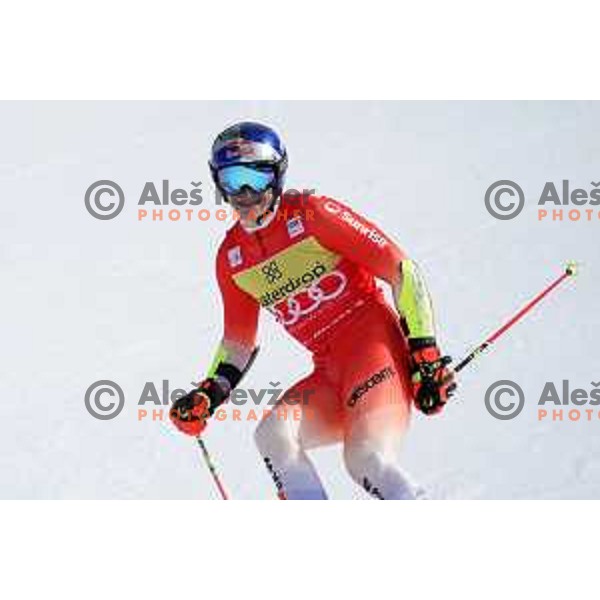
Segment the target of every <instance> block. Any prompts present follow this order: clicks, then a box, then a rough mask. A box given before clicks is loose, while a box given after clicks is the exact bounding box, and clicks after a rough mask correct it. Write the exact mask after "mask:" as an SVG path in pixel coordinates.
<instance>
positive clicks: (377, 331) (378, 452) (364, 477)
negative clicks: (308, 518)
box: [342, 311, 416, 500]
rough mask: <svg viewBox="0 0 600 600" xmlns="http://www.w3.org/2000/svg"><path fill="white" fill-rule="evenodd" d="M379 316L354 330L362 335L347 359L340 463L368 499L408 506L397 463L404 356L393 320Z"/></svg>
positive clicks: (410, 494) (404, 420)
mask: <svg viewBox="0 0 600 600" xmlns="http://www.w3.org/2000/svg"><path fill="white" fill-rule="evenodd" d="M382 312H383V311H374V313H373V314H372V316H369V317H368V318H367V320H366V323H362V324H357V327H359V328H360V329H359V331H362V332H364V333H363V334H361V335H360V340H361V343H360V344H357V345H354V346H353V347H352V348H351V350H350V351H349V352H348V353H347V358H346V361H345V367H344V369H343V373H344V377H343V380H342V381H343V384H342V397H343V399H344V410H345V411H346V419H345V436H344V462H345V464H346V468H347V470H348V472H349V474H350V476H351V477H352V479H354V481H355V482H356V483H357V484H359V485H360V486H362V487H364V488H365V489H366V490H367V491H368V492H369V493H370V494H371V495H372V496H374V497H376V498H381V499H389V500H392V499H396V500H413V499H415V498H416V488H415V487H414V486H413V485H412V484H411V483H410V482H409V480H408V479H407V477H406V475H405V474H404V473H403V472H402V470H401V469H400V467H399V466H398V462H397V459H398V452H399V449H400V446H401V443H402V440H403V437H404V435H405V433H406V431H407V429H408V426H409V422H410V412H411V405H412V389H411V385H410V375H409V369H408V354H407V352H406V344H405V340H404V338H403V336H402V334H401V333H400V330H399V328H398V325H397V322H396V320H395V318H393V317H391V316H390V315H389V314H386V313H384V314H383V315H382V314H381V313H382ZM361 325H362V327H361ZM365 325H366V326H365ZM363 327H364V329H363ZM355 333H356V332H355Z"/></svg>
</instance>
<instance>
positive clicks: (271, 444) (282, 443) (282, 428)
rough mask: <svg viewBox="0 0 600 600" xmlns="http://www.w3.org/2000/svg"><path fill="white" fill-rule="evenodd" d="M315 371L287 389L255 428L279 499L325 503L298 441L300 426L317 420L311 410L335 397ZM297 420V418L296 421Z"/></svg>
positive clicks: (259, 445) (315, 412) (304, 427)
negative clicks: (321, 501) (322, 501)
mask: <svg viewBox="0 0 600 600" xmlns="http://www.w3.org/2000/svg"><path fill="white" fill-rule="evenodd" d="M333 396H334V392H333V390H332V389H331V387H330V386H329V385H328V384H327V383H326V382H325V381H324V380H323V379H322V378H321V376H320V375H319V374H318V372H315V373H313V374H312V375H310V376H309V377H307V378H306V379H303V380H302V381H300V382H298V383H297V384H295V385H294V386H293V387H292V388H290V389H289V390H288V391H287V392H286V393H285V394H284V397H283V398H282V399H281V400H280V401H279V403H278V404H277V405H276V406H275V407H273V410H272V412H271V413H270V414H269V415H268V416H267V417H266V418H265V419H263V420H262V421H261V423H260V424H259V425H258V427H257V428H256V432H255V434H254V439H255V441H256V445H257V447H258V450H259V452H260V454H261V456H262V458H263V460H264V462H265V464H266V466H267V469H268V470H269V473H270V474H271V477H272V478H273V480H274V481H275V485H276V487H277V491H278V495H279V497H280V498H286V499H290V500H326V499H327V496H326V494H325V490H324V489H323V485H322V483H321V481H320V479H319V476H318V475H317V472H316V471H315V468H314V466H313V464H312V463H311V461H310V459H309V458H308V456H307V454H306V452H305V448H304V446H303V444H302V441H301V436H300V427H301V424H302V427H303V429H304V430H306V428H307V425H308V424H309V423H312V422H315V423H316V421H318V419H319V413H318V410H313V407H316V406H317V405H321V404H322V403H323V404H331V403H332V402H333V401H335V400H336V398H334V397H333ZM299 417H300V418H299Z"/></svg>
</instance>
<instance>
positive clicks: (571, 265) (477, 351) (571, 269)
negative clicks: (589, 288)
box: [453, 261, 577, 373]
mask: <svg viewBox="0 0 600 600" xmlns="http://www.w3.org/2000/svg"><path fill="white" fill-rule="evenodd" d="M576 274H577V264H576V263H575V262H573V261H571V262H568V263H567V265H566V266H565V270H564V272H563V274H562V275H561V276H560V277H558V278H557V279H555V280H554V281H553V282H552V283H551V284H550V285H548V286H547V287H546V288H545V289H543V290H542V291H541V292H540V293H539V294H538V295H537V296H535V298H533V299H532V300H530V301H529V302H528V303H527V304H526V305H525V306H524V307H523V308H522V309H521V310H519V311H518V312H517V313H516V314H515V315H514V316H512V317H511V318H510V319H509V320H508V321H507V322H506V323H504V325H502V327H499V328H498V329H496V331H494V333H492V334H491V335H490V336H488V337H487V338H486V339H485V340H484V341H483V342H481V344H479V345H478V346H476V347H475V348H473V350H471V352H469V354H467V355H466V356H465V357H464V358H463V359H462V360H461V361H460V362H458V363H457V364H456V366H455V367H454V368H453V371H454V373H458V372H460V371H462V370H463V369H464V368H465V367H466V366H467V365H468V364H469V363H470V362H471V361H472V360H474V359H475V358H477V357H479V356H480V355H481V354H483V353H484V352H485V351H486V350H488V349H489V347H490V346H491V345H492V344H493V343H494V342H495V341H496V340H497V339H498V338H499V337H500V336H502V335H503V334H504V333H506V332H507V331H508V330H509V329H510V328H511V327H512V326H513V325H514V324H515V323H516V322H517V321H519V320H520V319H522V318H523V317H524V316H525V315H526V314H527V313H528V312H529V311H530V310H531V309H532V308H533V307H534V306H536V304H538V303H539V302H541V301H542V300H543V299H544V298H545V297H546V296H547V295H548V294H549V293H550V292H552V291H553V290H554V289H556V288H557V287H558V286H559V285H560V284H561V283H562V282H563V281H564V280H565V279H567V278H569V277H574V276H575V275H576Z"/></svg>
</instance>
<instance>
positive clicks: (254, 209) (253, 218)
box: [229, 190, 273, 225]
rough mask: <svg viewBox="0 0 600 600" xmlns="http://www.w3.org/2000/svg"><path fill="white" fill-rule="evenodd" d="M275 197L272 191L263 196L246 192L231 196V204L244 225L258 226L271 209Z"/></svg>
mask: <svg viewBox="0 0 600 600" xmlns="http://www.w3.org/2000/svg"><path fill="white" fill-rule="evenodd" d="M272 198H273V195H272V193H271V191H270V190H268V191H267V192H264V193H262V194H257V193H253V192H245V193H244V194H239V195H237V196H231V197H230V198H229V202H230V204H231V206H233V208H234V209H235V210H236V211H237V212H238V213H239V216H240V218H241V220H242V222H243V223H245V224H247V225H253V224H256V223H257V222H258V221H260V218H261V217H262V215H263V214H264V213H265V211H266V210H267V209H268V208H269V205H270V204H271V201H272Z"/></svg>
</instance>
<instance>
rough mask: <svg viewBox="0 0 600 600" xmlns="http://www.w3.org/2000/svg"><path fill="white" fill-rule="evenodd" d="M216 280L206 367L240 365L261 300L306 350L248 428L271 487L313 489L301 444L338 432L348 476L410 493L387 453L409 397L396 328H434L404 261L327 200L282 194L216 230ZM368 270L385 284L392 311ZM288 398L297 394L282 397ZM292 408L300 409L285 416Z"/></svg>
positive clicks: (371, 229) (394, 493)
mask: <svg viewBox="0 0 600 600" xmlns="http://www.w3.org/2000/svg"><path fill="white" fill-rule="evenodd" d="M217 278H218V282H219V287H220V290H221V293H222V298H223V306H224V335H223V341H222V345H221V348H220V350H219V352H218V353H217V357H216V359H215V362H214V364H213V367H212V369H211V372H213V373H214V371H215V369H216V368H217V366H218V364H219V363H220V362H223V361H225V360H228V361H230V362H236V361H237V363H238V366H239V367H240V368H243V366H244V365H243V364H241V363H243V362H244V361H245V359H246V357H247V356H248V355H249V354H250V353H251V351H252V349H254V348H255V346H256V334H257V326H258V317H259V311H260V308H261V307H262V308H264V309H266V310H268V311H269V312H271V313H272V314H273V315H275V317H276V318H277V320H278V321H279V323H281V324H282V325H283V327H284V328H285V329H286V330H287V332H288V333H289V334H290V335H291V336H292V337H294V338H295V339H296V340H297V341H298V342H300V343H301V344H302V345H303V346H305V347H306V348H307V349H308V350H309V351H310V352H311V353H312V357H313V362H314V370H313V372H312V373H311V374H309V375H308V376H307V377H305V378H304V379H302V380H301V381H299V382H298V383H296V384H295V385H294V386H293V387H292V388H291V389H290V390H288V391H287V392H286V394H285V395H284V398H283V399H282V401H280V403H279V405H278V408H277V410H274V411H272V413H271V414H270V415H269V416H268V417H266V418H265V419H264V420H263V421H262V422H261V423H260V424H259V426H258V428H257V431H256V434H255V439H256V443H257V446H258V449H259V451H260V453H261V455H262V457H263V460H264V462H265V464H266V466H267V468H268V470H269V472H270V474H271V476H272V477H273V479H274V481H275V483H276V486H277V488H278V492H279V496H280V497H282V498H289V499H300V498H301V499H313V498H314V499H320V498H325V497H326V494H325V490H324V488H323V485H322V483H321V482H320V480H319V478H318V476H317V474H316V471H315V469H314V467H313V465H312V463H311V461H310V460H309V458H308V456H307V454H306V450H307V449H309V448H312V447H316V446H320V445H324V444H329V443H333V442H337V441H342V442H343V443H344V460H345V464H346V467H347V470H348V472H349V474H350V475H351V477H352V478H353V479H354V480H355V481H356V482H357V483H358V484H359V485H360V486H362V487H363V488H365V489H366V490H367V491H368V492H369V493H370V494H371V495H372V496H374V497H377V498H382V499H395V498H399V499H400V498H401V499H412V498H414V497H415V494H414V488H413V486H412V485H411V484H410V483H409V482H408V481H407V479H406V477H405V475H404V474H403V473H402V472H401V471H400V469H399V468H398V467H397V465H396V456H395V453H396V451H397V447H398V443H399V441H400V440H401V439H402V435H403V433H404V431H405V430H406V428H407V426H408V423H409V418H410V412H411V405H412V391H411V382H410V372H409V353H408V348H407V336H415V337H432V336H434V325H433V317H432V311H431V306H430V302H429V297H428V295H427V292H426V290H425V288H424V284H423V281H422V279H421V278H420V276H419V274H418V270H417V269H416V266H415V265H414V263H412V261H410V260H409V259H408V258H407V257H406V255H405V254H404V252H403V251H402V250H401V249H400V248H399V247H398V246H397V245H396V244H395V243H394V242H393V241H392V240H390V239H389V238H388V237H387V236H386V235H385V234H384V233H383V232H382V231H381V230H380V229H379V228H378V227H376V226H375V225H374V224H372V223H371V222H369V221H367V220H366V219H364V218H363V217H361V216H359V215H358V214H356V213H355V212H354V211H352V210H351V209H350V208H348V207H347V206H345V205H344V204H342V203H341V202H339V201H338V200H333V199H331V198H327V197H314V196H309V197H302V198H301V199H298V198H296V197H294V198H291V199H290V198H288V197H286V196H284V197H283V198H282V199H281V200H280V203H279V205H278V207H277V209H276V210H275V211H274V214H273V215H272V216H271V219H270V220H269V221H268V222H267V223H266V224H265V225H264V226H263V227H261V228H258V229H256V230H254V231H246V230H245V229H244V228H243V226H242V225H241V223H239V222H238V223H236V224H235V225H234V226H233V227H232V228H231V229H230V230H229V231H228V232H227V234H226V237H225V239H224V241H223V242H222V244H221V246H220V248H219V251H218V255H217ZM376 279H381V280H383V281H385V282H387V283H389V284H390V285H391V286H392V290H393V293H394V302H395V304H396V308H397V312H398V313H399V314H397V312H395V311H393V310H391V309H390V308H389V306H388V305H387V303H386V302H385V300H384V298H383V293H382V291H381V290H380V289H379V288H378V287H377V285H376V282H375V280H376ZM399 316H400V317H402V319H400V318H399ZM240 357H242V358H240ZM277 368H279V369H283V368H286V366H285V365H278V366H277ZM209 375H210V373H209ZM291 397H293V398H295V399H296V400H297V399H298V398H302V401H301V402H299V403H298V402H297V401H296V400H295V401H294V402H293V403H290V404H289V405H288V403H287V402H286V398H291ZM298 410H300V411H302V418H301V419H300V420H298V419H297V418H291V416H290V415H291V411H295V413H294V414H295V415H297V414H298V412H297V411H298ZM288 417H289V418H288Z"/></svg>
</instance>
